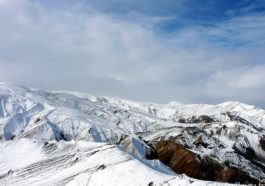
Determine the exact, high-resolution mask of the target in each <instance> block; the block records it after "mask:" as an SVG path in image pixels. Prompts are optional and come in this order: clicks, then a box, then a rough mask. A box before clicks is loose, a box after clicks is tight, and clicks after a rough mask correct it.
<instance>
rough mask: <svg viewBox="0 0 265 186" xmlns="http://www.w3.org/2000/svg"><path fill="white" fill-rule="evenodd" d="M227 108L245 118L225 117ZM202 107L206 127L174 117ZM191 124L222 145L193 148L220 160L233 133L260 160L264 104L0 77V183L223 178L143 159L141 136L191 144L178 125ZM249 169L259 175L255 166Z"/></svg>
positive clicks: (175, 182)
mask: <svg viewBox="0 0 265 186" xmlns="http://www.w3.org/2000/svg"><path fill="white" fill-rule="evenodd" d="M227 112H229V113H232V114H233V115H235V116H238V117H240V118H242V119H244V121H247V122H245V123H242V122H238V121H231V119H230V118H229V116H228V114H226V113H227ZM202 115H207V116H210V117H212V118H214V121H213V122H212V123H211V125H210V126H209V127H207V124H205V123H192V122H191V123H184V124H183V123H181V122H179V121H180V119H183V118H184V119H186V120H187V121H188V120H190V118H191V117H195V118H196V117H200V116H202ZM224 125H225V126H226V127H227V129H225V130H224V129H223V128H222V127H223V126H224ZM193 126H200V127H204V129H205V131H206V133H208V134H210V133H213V135H214V136H216V138H218V139H219V140H220V143H222V144H223V145H224V146H225V147H226V148H225V149H218V148H217V147H216V148H212V149H206V148H205V149H201V148H199V149H197V148H194V149H192V150H193V151H194V152H196V153H201V154H203V155H214V154H215V155H216V154H219V156H220V157H222V158H221V159H219V160H220V161H221V162H222V161H225V160H226V156H227V152H232V151H233V149H232V146H233V144H234V142H235V141H236V137H235V135H233V134H234V133H237V134H242V135H244V136H246V137H247V139H248V143H249V145H250V146H251V147H252V148H253V149H254V150H255V152H256V153H257V154H258V156H259V158H260V159H261V160H265V153H264V151H263V150H262V148H261V147H260V145H259V140H260V138H261V137H262V136H263V135H265V133H264V128H265V127H264V126H265V111H264V110H262V109H260V108H256V107H254V106H250V105H246V104H243V103H238V102H226V103H222V104H219V105H207V104H199V105H196V104H192V105H183V104H180V103H177V102H170V103H169V104H153V103H143V102H134V101H128V100H123V99H118V98H108V97H96V96H93V95H89V94H85V93H77V92H66V91H44V90H34V89H29V88H26V87H23V86H17V85H12V84H7V83H0V129H1V130H0V185H148V184H151V183H152V182H153V184H154V185H190V184H192V185H219V184H220V185H221V184H224V183H217V182H205V181H199V180H195V179H191V178H188V177H187V176H184V175H177V174H175V173H174V172H172V171H171V170H170V169H169V168H168V167H166V166H165V165H164V164H162V163H160V162H159V161H158V160H147V159H145V157H146V149H148V148H149V147H148V146H147V145H146V144H145V142H144V141H143V140H141V138H143V139H144V140H147V141H158V140H159V139H161V138H162V137H163V138H165V139H169V138H170V137H174V136H177V135H179V134H182V135H183V137H184V140H185V142H186V143H187V144H189V145H190V146H191V148H192V146H193V142H194V141H195V140H196V139H197V137H198V136H196V135H195V136H194V135H191V134H189V133H188V132H187V131H185V130H184V128H183V127H193ZM240 127H241V128H244V130H240ZM235 128H237V129H238V128H239V129H238V131H236V130H235ZM183 131H184V132H183ZM218 131H221V133H220V135H219V134H217V133H218ZM201 135H202V140H203V142H204V143H207V144H210V145H213V146H215V145H216V142H215V141H214V140H213V139H210V138H209V135H206V134H201ZM242 143H243V142H242ZM242 143H240V144H239V145H241V144H242ZM234 158H235V159H236V158H237V157H234ZM235 161H237V160H235ZM244 166H245V167H247V168H249V166H250V165H249V164H248V163H246V164H244ZM254 169H255V168H254ZM250 172H251V174H258V175H259V176H260V177H259V178H263V176H264V178H265V175H264V173H262V172H257V171H256V172H255V170H251V171H250Z"/></svg>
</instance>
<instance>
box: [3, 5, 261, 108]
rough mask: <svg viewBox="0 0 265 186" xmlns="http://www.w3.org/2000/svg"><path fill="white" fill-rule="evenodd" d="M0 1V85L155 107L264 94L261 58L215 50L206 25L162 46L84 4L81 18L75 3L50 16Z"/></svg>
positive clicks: (132, 25)
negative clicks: (7, 83)
mask: <svg viewBox="0 0 265 186" xmlns="http://www.w3.org/2000/svg"><path fill="white" fill-rule="evenodd" d="M0 2H1V3H0V25H1V30H0V80H1V81H13V82H17V83H21V84H25V85H28V86H34V87H39V88H50V89H68V90H80V91H87V92H91V93H95V94H101V95H111V96H121V97H124V98H130V99H139V100H145V101H156V102H167V101H171V100H176V101H179V102H186V103H187V102H189V103H191V102H207V103H216V102H220V101H225V100H228V99H236V100H239V101H247V102H249V103H253V104H254V103H255V104H256V103H257V102H258V101H259V100H260V98H259V97H260V95H262V94H263V92H264V89H265V88H264V82H263V81H262V80H261V79H262V78H263V79H264V75H263V72H264V66H263V65H259V64H258V63H259V62H261V63H264V61H262V59H264V57H265V56H264V55H263V54H261V52H259V51H257V52H255V51H254V52H253V51H251V50H249V51H227V50H223V49H220V48H218V47H215V46H214V44H213V43H211V42H209V38H208V35H207V34H208V33H209V32H210V31H209V30H207V29H206V28H203V29H202V28H195V29H193V28H190V29H188V28H187V29H186V30H183V31H182V32H180V33H178V34H177V35H175V36H174V38H170V40H169V41H165V40H161V38H159V37H158V36H157V35H156V34H155V33H154V31H152V30H151V29H149V28H151V27H144V26H142V25H143V24H144V23H142V22H141V23H140V24H138V22H131V21H130V20H128V19H119V18H117V17H115V16H112V15H111V14H103V13H99V12H98V11H97V10H94V9H93V8H91V7H90V9H89V10H90V11H89V12H86V13H84V12H79V11H78V6H76V7H74V8H72V9H71V8H69V9H64V10H61V9H60V10H56V11H54V10H50V9H48V8H46V7H45V6H43V5H41V4H39V3H37V2H35V3H33V2H32V1H27V0H2V1H0ZM147 20H150V19H147ZM162 20H163V19H162ZM225 25H232V23H230V22H227V23H223V25H221V26H219V27H218V29H219V30H218V31H216V30H215V32H214V33H213V31H212V30H211V34H214V35H218V36H226V34H225V32H226V31H224V30H225V29H229V27H227V28H226V26H225ZM237 28H238V29H239V30H240V29H242V27H240V26H239V27H237ZM259 32H261V29H258V33H259ZM253 35H255V34H253ZM227 37H231V36H229V35H228V36H227ZM245 37H246V36H244V34H243V36H238V40H242V38H245ZM253 38H254V39H255V38H256V37H254V36H253V37H250V36H249V38H248V39H253ZM252 88H255V89H256V90H255V91H253V90H252ZM241 89H244V92H243V93H242V90H241ZM250 93H251V94H250ZM260 105H265V103H264V102H263V103H261V104H260Z"/></svg>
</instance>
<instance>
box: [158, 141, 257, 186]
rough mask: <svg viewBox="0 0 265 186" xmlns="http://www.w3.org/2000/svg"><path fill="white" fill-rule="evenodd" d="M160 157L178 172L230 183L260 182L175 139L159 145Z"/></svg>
mask: <svg viewBox="0 0 265 186" xmlns="http://www.w3.org/2000/svg"><path fill="white" fill-rule="evenodd" d="M156 150H157V153H158V159H159V160H160V161H161V162H163V163H164V164H166V165H167V166H169V167H170V168H171V169H172V170H174V171H175V172H176V173H178V174H186V175H187V176H189V177H192V178H197V179H201V180H212V181H221V182H228V183H241V184H247V183H252V184H259V183H260V180H259V179H257V178H253V177H251V176H249V175H248V174H247V173H245V172H243V171H241V170H239V169H237V168H231V167H229V166H227V165H225V163H220V162H218V161H216V160H214V159H212V158H210V157H203V158H201V157H200V155H197V154H195V153H193V152H191V151H189V150H187V149H185V148H184V147H183V146H181V145H178V144H176V143H175V142H174V141H167V142H165V141H161V142H159V143H158V145H157V149H156Z"/></svg>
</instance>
